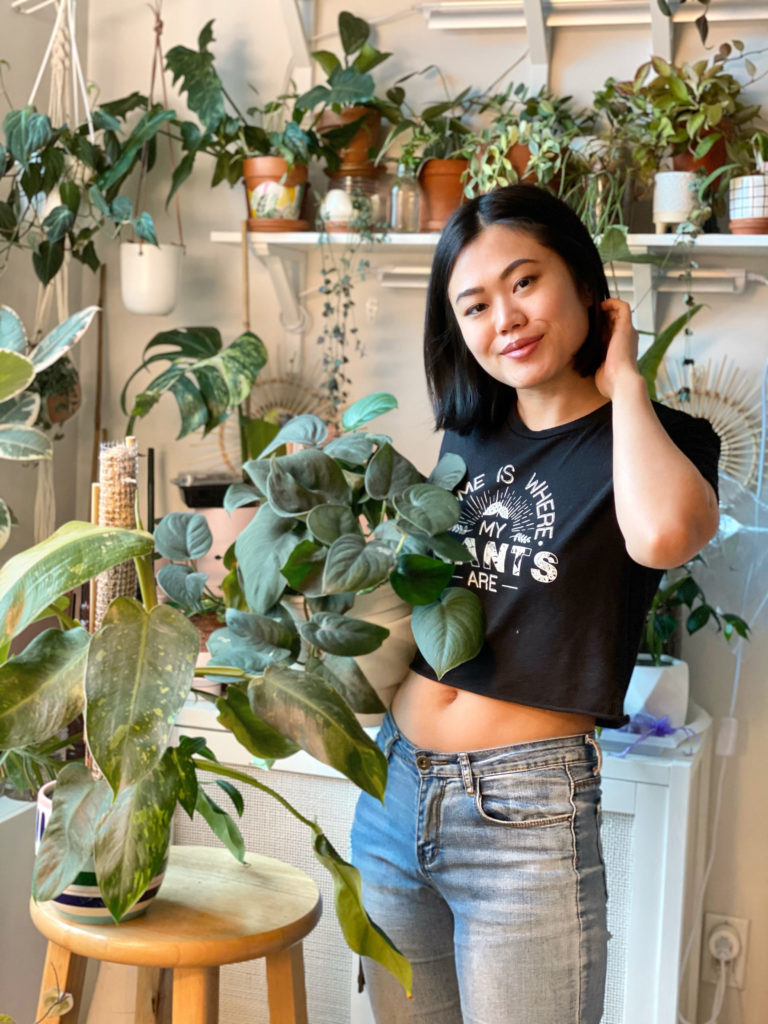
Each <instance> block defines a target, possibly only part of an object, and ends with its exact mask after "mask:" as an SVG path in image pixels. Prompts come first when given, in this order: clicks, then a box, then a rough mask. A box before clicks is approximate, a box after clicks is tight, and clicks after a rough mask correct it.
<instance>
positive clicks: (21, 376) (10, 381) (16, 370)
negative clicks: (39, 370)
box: [0, 349, 35, 402]
mask: <svg viewBox="0 0 768 1024" xmlns="http://www.w3.org/2000/svg"><path fill="white" fill-rule="evenodd" d="M34 379H35V368H34V366H33V365H32V360H31V359H27V357H26V356H23V355H22V354H21V353H20V352H11V351H7V350H6V349H0V402H7V401H8V399H9V398H13V397H14V396H15V395H18V394H20V393H21V392H22V391H25V390H26V389H27V388H28V387H29V385H30V384H31V383H32V381H33V380H34Z"/></svg>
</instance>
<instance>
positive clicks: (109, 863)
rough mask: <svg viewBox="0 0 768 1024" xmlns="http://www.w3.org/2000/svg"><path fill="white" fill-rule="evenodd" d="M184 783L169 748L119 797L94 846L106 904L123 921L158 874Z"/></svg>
mask: <svg viewBox="0 0 768 1024" xmlns="http://www.w3.org/2000/svg"><path fill="white" fill-rule="evenodd" d="M179 787H180V779H179V774H178V772H177V771H176V766H175V763H174V759H173V756H172V753H171V751H170V750H166V751H165V754H164V756H163V759H162V760H161V761H160V763H159V764H157V765H156V766H155V768H154V769H153V770H152V771H151V772H150V773H149V774H148V775H146V776H145V777H144V778H143V779H142V780H141V782H137V783H136V784H135V785H132V786H128V787H127V788H126V789H124V790H122V791H121V792H120V793H118V795H117V797H116V798H115V802H114V803H113V804H112V806H111V807H110V808H109V810H108V811H107V813H106V814H105V815H104V817H103V818H102V821H101V826H100V828H99V832H98V835H97V837H96V841H95V843H94V847H93V860H94V864H95V867H96V877H97V879H98V881H99V890H100V891H101V895H102V898H103V900H104V903H105V904H106V906H107V909H108V910H109V912H110V914H111V915H112V917H113V918H114V919H115V920H116V921H119V920H120V918H121V917H122V916H123V915H124V914H125V913H127V912H128V911H129V910H130V909H131V907H132V906H133V905H134V903H135V902H136V901H137V900H138V899H139V897H140V896H141V895H142V894H143V893H144V892H145V890H146V888H147V886H148V884H149V882H150V881H151V880H152V879H153V878H154V877H155V875H157V874H159V872H160V870H161V868H162V866H163V860H164V859H165V854H166V851H167V849H168V843H169V841H170V837H171V822H172V821H173V812H174V810H175V808H176V801H177V799H178V796H179Z"/></svg>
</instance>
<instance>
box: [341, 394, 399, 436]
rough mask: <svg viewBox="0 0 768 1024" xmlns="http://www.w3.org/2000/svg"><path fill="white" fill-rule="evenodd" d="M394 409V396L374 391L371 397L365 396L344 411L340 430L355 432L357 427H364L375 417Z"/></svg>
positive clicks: (395, 401)
mask: <svg viewBox="0 0 768 1024" xmlns="http://www.w3.org/2000/svg"><path fill="white" fill-rule="evenodd" d="M396 408H397V399H396V398H395V396H394V395H390V394H387V392H386V391H376V392H375V393H374V394H372V395H366V397H365V398H361V399H359V400H358V401H357V402H354V403H353V404H352V405H350V407H349V408H348V409H345V410H344V413H343V414H342V417H341V426H342V429H343V430H346V431H350V430H357V428H358V427H363V426H365V424H366V423H370V421H371V420H373V419H376V417H377V416H381V415H383V414H384V413H385V412H389V411H390V410H391V409H396Z"/></svg>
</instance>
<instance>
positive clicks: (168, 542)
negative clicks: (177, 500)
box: [155, 512, 213, 561]
mask: <svg viewBox="0 0 768 1024" xmlns="http://www.w3.org/2000/svg"><path fill="white" fill-rule="evenodd" d="M211 544H213V535H212V534H211V531H210V528H209V526H208V522H207V520H206V518H205V516H204V515H202V514H201V513H200V512H169V513H168V515H166V516H163V518H162V519H161V520H160V522H159V523H158V524H157V527H156V528H155V545H156V547H157V550H158V551H159V553H160V554H161V555H162V556H163V558H173V559H176V560H179V561H184V560H185V559H188V558H202V557H203V555H205V554H207V553H208V551H209V550H210V547H211Z"/></svg>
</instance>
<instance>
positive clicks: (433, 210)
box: [419, 159, 469, 231]
mask: <svg viewBox="0 0 768 1024" xmlns="http://www.w3.org/2000/svg"><path fill="white" fill-rule="evenodd" d="M468 166H469V162H468V161H467V160H437V159H432V160H427V162H426V163H425V164H424V166H423V167H422V169H421V172H420V173H419V183H420V185H421V197H422V203H421V228H422V230H423V231H442V229H443V228H444V227H445V225H446V224H447V222H448V219H449V217H450V216H451V214H452V213H453V212H454V210H458V208H459V207H460V206H461V204H462V202H463V201H464V185H463V182H462V175H463V173H464V171H465V170H466V169H467V167H468Z"/></svg>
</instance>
